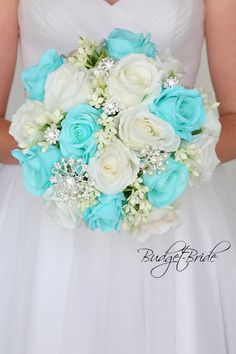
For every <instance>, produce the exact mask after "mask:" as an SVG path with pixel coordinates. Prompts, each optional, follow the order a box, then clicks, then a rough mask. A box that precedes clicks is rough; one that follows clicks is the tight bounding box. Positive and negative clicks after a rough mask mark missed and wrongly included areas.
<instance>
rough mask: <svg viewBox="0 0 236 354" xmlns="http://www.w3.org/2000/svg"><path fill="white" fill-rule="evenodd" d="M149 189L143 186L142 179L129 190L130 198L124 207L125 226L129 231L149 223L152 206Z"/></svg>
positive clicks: (137, 180)
mask: <svg viewBox="0 0 236 354" xmlns="http://www.w3.org/2000/svg"><path fill="white" fill-rule="evenodd" d="M148 190H149V189H148V187H146V186H144V185H143V181H142V178H137V179H136V181H135V182H134V183H133V184H132V185H130V186H129V187H128V188H127V192H129V193H130V196H129V197H128V198H127V204H126V205H125V206H124V224H123V227H124V229H125V230H127V231H132V230H133V229H136V228H137V227H138V226H139V225H140V224H143V223H147V222H148V219H149V216H150V213H151V210H152V205H151V203H150V202H149V200H148V199H147V192H148Z"/></svg>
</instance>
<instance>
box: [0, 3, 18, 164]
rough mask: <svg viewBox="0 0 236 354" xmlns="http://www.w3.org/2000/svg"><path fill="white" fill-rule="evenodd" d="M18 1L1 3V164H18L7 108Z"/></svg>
mask: <svg viewBox="0 0 236 354" xmlns="http://www.w3.org/2000/svg"><path fill="white" fill-rule="evenodd" d="M17 10H18V0H2V1H0V33H1V36H0V52H1V56H0V77H1V80H0V163H11V164H12V163H17V161H16V160H15V159H14V158H13V157H12V156H11V150H12V149H13V148H15V147H16V142H15V140H14V139H13V137H12V136H10V135H9V133H8V130H9V125H10V123H9V122H8V121H7V120H5V119H4V118H3V117H5V113H6V107H7V102H8V97H9V92H10V89H11V84H12V80H13V76H14V71H15V64H16V56H17V45H18V20H17Z"/></svg>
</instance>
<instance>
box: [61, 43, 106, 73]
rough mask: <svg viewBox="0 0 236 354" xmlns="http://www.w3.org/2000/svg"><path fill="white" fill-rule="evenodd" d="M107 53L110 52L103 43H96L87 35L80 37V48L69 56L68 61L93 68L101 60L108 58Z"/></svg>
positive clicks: (81, 66)
mask: <svg viewBox="0 0 236 354" xmlns="http://www.w3.org/2000/svg"><path fill="white" fill-rule="evenodd" d="M107 55H108V54H107V51H106V49H105V48H104V46H103V43H96V42H94V41H91V40H89V39H87V38H86V37H80V38H79V42H78V49H77V50H76V51H75V52H73V53H71V55H70V56H69V57H68V61H69V62H70V63H73V64H75V65H76V66H78V67H80V68H87V69H91V68H94V67H95V66H96V65H97V64H98V63H99V62H100V61H101V60H103V59H104V58H106V57H107Z"/></svg>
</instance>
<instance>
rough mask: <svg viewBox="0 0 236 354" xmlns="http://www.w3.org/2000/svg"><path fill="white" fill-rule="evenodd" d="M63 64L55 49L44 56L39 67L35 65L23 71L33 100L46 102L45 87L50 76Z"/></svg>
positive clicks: (22, 76) (27, 88)
mask: <svg viewBox="0 0 236 354" xmlns="http://www.w3.org/2000/svg"><path fill="white" fill-rule="evenodd" d="M63 63H64V59H63V58H62V57H61V56H59V55H58V54H57V52H56V51H55V50H54V49H49V50H47V51H46V52H45V53H44V54H43V55H42V57H41V59H40V62H39V64H38V65H33V66H31V67H30V68H28V69H26V70H25V71H23V73H22V74H21V79H22V81H23V83H24V86H25V89H26V91H27V92H28V94H29V98H31V100H37V101H43V100H44V93H45V92H44V86H45V82H46V80H47V76H48V74H49V73H51V72H53V71H55V70H56V69H57V68H59V67H60V66H61V65H62V64H63Z"/></svg>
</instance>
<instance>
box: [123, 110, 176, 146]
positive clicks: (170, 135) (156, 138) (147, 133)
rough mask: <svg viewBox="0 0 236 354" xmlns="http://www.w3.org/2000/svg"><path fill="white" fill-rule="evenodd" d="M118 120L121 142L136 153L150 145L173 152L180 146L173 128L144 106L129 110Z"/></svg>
mask: <svg viewBox="0 0 236 354" xmlns="http://www.w3.org/2000/svg"><path fill="white" fill-rule="evenodd" d="M118 119H119V136H120V138H121V140H122V141H123V142H124V144H125V145H127V146H129V147H130V148H132V149H133V150H135V151H139V152H140V151H141V150H142V149H144V148H145V146H146V145H149V146H155V147H156V148H158V149H160V150H163V151H166V152H171V151H176V150H177V149H178V147H179V145H180V138H179V136H177V135H176V134H175V131H174V129H173V127H172V126H171V125H170V124H169V123H167V122H165V121H164V120H163V119H160V118H158V117H157V116H155V115H154V114H152V113H151V112H150V111H149V110H148V108H147V107H145V106H143V105H138V106H135V107H130V108H128V109H127V110H126V111H124V112H122V113H120V114H119V115H118Z"/></svg>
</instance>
